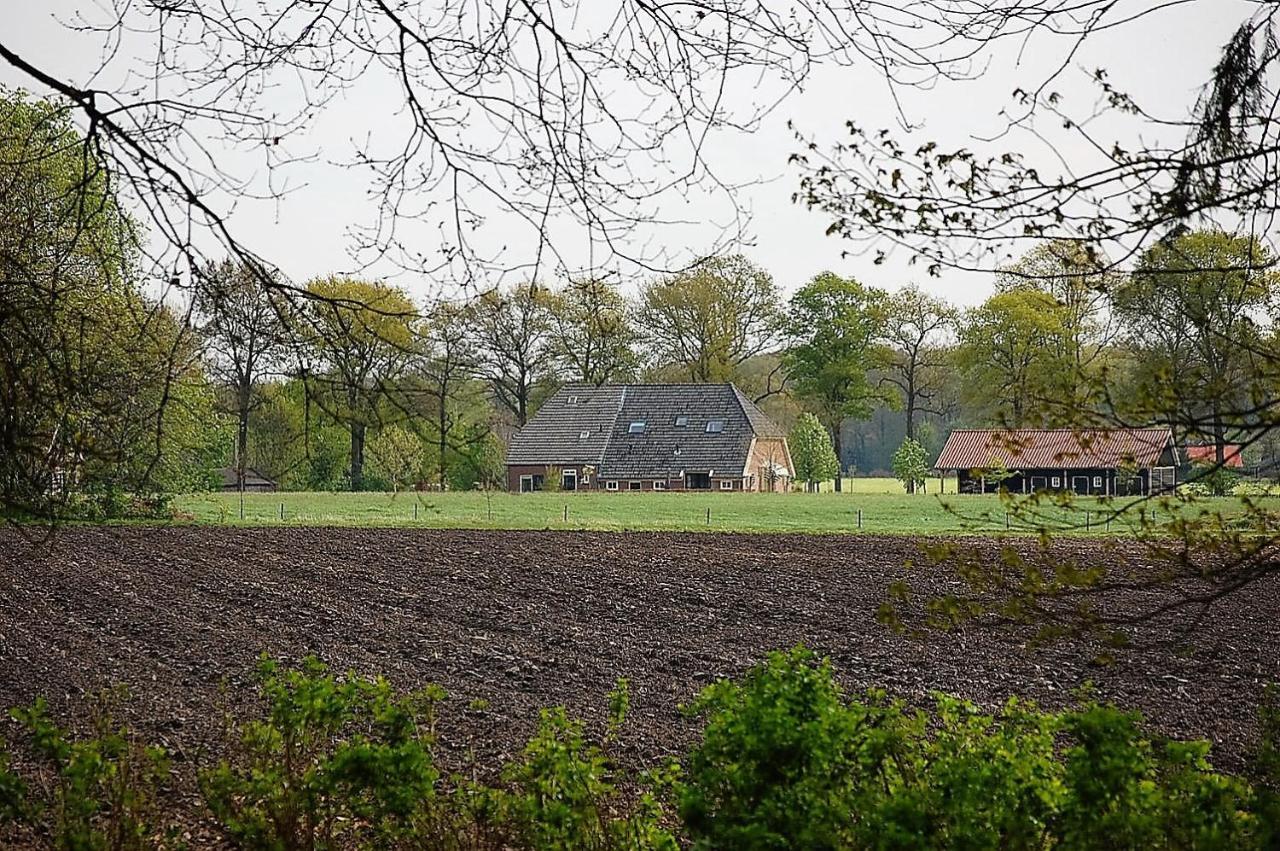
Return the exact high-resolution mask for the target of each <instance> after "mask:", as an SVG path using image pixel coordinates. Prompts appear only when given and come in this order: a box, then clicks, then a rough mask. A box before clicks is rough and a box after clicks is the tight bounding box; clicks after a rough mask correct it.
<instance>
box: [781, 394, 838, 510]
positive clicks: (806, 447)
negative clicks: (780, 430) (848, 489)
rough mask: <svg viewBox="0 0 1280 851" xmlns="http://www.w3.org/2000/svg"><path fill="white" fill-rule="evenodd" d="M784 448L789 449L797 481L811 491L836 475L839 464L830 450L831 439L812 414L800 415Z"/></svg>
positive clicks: (833, 451)
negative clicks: (819, 483)
mask: <svg viewBox="0 0 1280 851" xmlns="http://www.w3.org/2000/svg"><path fill="white" fill-rule="evenodd" d="M787 444H788V446H789V447H790V449H791V462H792V463H793V464H794V465H795V468H796V469H795V474H796V478H797V479H800V480H801V481H803V482H805V483H806V484H807V487H808V489H809V490H810V491H816V490H817V485H818V482H825V481H826V480H827V479H830V478H833V477H834V476H837V475H839V473H840V463H839V461H838V460H837V459H836V453H835V450H833V449H832V448H831V437H830V436H829V435H828V434H827V430H826V428H825V427H824V426H823V425H822V423H821V422H820V421H819V420H818V418H817V417H815V416H814V415H813V414H810V413H804V414H801V415H800V419H799V420H797V421H796V424H795V427H794V428H792V429H791V435H790V437H788V438H787Z"/></svg>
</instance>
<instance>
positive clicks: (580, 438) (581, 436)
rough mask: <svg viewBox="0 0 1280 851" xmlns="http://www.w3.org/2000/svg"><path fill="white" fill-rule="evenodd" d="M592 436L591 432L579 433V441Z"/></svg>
mask: <svg viewBox="0 0 1280 851" xmlns="http://www.w3.org/2000/svg"><path fill="white" fill-rule="evenodd" d="M590 436H591V432H589V431H580V432H578V440H586V439H587V438H588V437H590Z"/></svg>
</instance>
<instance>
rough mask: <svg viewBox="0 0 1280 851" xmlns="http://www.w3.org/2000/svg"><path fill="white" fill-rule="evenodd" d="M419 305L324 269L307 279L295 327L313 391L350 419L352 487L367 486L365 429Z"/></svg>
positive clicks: (388, 388)
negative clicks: (304, 351)
mask: <svg viewBox="0 0 1280 851" xmlns="http://www.w3.org/2000/svg"><path fill="white" fill-rule="evenodd" d="M417 315H418V314H417V311H416V310H415V309H414V306H413V302H411V301H410V300H409V297H408V296H407V295H405V293H404V292H403V291H402V290H400V289H397V288H396V287H392V286H388V285H386V284H381V283H373V282H369V281H360V280H356V279H353V278H343V277H340V276H333V275H331V276H329V277H326V278H316V279H315V280H313V281H311V283H309V284H308V285H307V290H306V300H305V302H304V303H303V309H302V311H301V312H300V315H299V316H298V317H297V318H296V320H295V322H296V324H297V326H298V327H297V332H298V334H299V336H300V337H301V338H302V340H303V341H304V342H305V344H306V348H307V351H308V353H309V355H310V356H311V358H312V360H311V362H310V363H308V364H307V365H305V366H304V370H305V372H306V375H307V378H308V381H309V383H310V387H311V389H312V391H313V397H314V398H315V399H316V400H317V401H318V402H319V403H320V405H321V406H322V407H323V408H324V409H325V410H326V412H327V413H328V414H329V415H330V416H332V417H334V418H335V419H337V420H339V421H341V422H343V423H345V424H346V425H347V428H348V431H349V434H350V438H351V451H350V466H349V475H350V481H351V489H352V490H361V489H362V488H363V487H364V453H365V435H366V432H367V430H368V429H369V427H370V426H371V425H376V424H377V423H378V421H379V414H378V407H379V405H380V404H381V403H383V402H385V401H386V400H387V398H388V397H389V396H390V395H391V394H392V393H393V392H394V391H395V385H396V382H397V381H398V380H399V379H400V378H401V376H402V375H403V373H404V370H405V368H406V366H407V365H408V363H409V362H410V360H411V358H412V357H413V355H414V353H415V349H414V346H415V344H416V338H415V335H414V328H415V325H416V323H417Z"/></svg>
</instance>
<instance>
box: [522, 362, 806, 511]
mask: <svg viewBox="0 0 1280 851" xmlns="http://www.w3.org/2000/svg"><path fill="white" fill-rule="evenodd" d="M792 471H793V467H792V465H791V455H790V452H789V450H788V448H787V438H786V433H785V432H783V430H782V429H781V428H780V427H779V426H778V425H776V424H775V423H774V422H773V421H772V420H770V419H769V418H768V417H767V416H766V415H765V414H764V412H763V411H761V410H760V409H759V408H758V407H756V405H755V404H754V403H753V402H752V401H751V400H750V399H748V398H747V397H746V396H744V395H743V394H742V391H740V390H739V389H738V388H737V387H735V386H734V385H732V384H606V385H603V386H600V387H597V386H594V385H589V384H570V385H566V386H565V387H562V388H560V390H559V391H557V392H556V393H555V395H553V396H552V397H551V398H550V399H548V400H547V401H546V402H545V403H543V405H542V407H541V408H539V409H538V413H537V414H536V415H534V417H533V418H532V419H530V420H529V422H528V423H527V424H526V425H525V426H524V427H523V428H521V429H520V430H519V431H518V432H516V434H515V435H514V436H513V437H512V439H511V444H510V446H508V447H507V486H508V488H509V489H510V490H512V491H518V492H528V491H539V490H548V489H550V488H553V487H558V488H559V489H560V490H567V491H572V490H602V491H611V492H612V491H690V490H694V491H696V490H714V491H739V492H741V491H779V492H785V491H787V490H789V489H790V482H791V479H792Z"/></svg>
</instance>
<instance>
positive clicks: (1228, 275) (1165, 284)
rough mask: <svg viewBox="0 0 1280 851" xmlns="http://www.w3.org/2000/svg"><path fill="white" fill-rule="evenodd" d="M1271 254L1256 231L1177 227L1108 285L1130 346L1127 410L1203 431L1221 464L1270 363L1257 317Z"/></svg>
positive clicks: (1269, 298) (1266, 299) (1270, 298)
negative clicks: (1133, 357) (1125, 278)
mask: <svg viewBox="0 0 1280 851" xmlns="http://www.w3.org/2000/svg"><path fill="white" fill-rule="evenodd" d="M1275 262H1276V261H1275V257H1274V256H1273V255H1272V253H1271V252H1270V251H1269V250H1268V249H1267V248H1266V247H1265V246H1264V245H1262V244H1261V243H1260V242H1259V241H1258V240H1257V239H1255V238H1252V237H1248V236H1236V235H1232V234H1227V233H1223V232H1221V231H1186V232H1183V233H1180V234H1178V235H1177V236H1175V237H1173V238H1171V239H1168V240H1166V241H1164V242H1162V243H1160V244H1158V245H1156V246H1153V247H1152V248H1151V249H1150V250H1149V251H1147V252H1146V254H1145V255H1144V256H1143V257H1142V260H1141V262H1140V263H1139V265H1138V268H1137V269H1136V270H1135V272H1134V274H1133V275H1132V277H1131V279H1130V280H1129V282H1128V283H1127V284H1126V285H1125V286H1123V287H1122V288H1120V289H1119V290H1118V292H1117V294H1116V309H1117V311H1118V312H1119V313H1120V314H1121V316H1122V317H1123V320H1124V324H1125V330H1126V334H1127V337H1128V341H1129V344H1130V345H1131V346H1132V347H1133V348H1134V349H1135V351H1136V352H1137V354H1138V363H1137V371H1138V375H1137V376H1136V381H1135V387H1134V389H1133V390H1132V391H1131V392H1129V393H1127V394H1126V399H1125V405H1124V409H1125V412H1126V413H1127V414H1128V415H1130V416H1135V417H1143V416H1146V417H1151V416H1160V417H1163V418H1165V419H1166V420H1167V421H1168V422H1171V423H1174V424H1176V425H1177V426H1179V427H1180V429H1181V430H1182V431H1184V432H1185V433H1189V434H1192V435H1208V436H1209V437H1210V439H1212V441H1213V444H1214V447H1215V452H1214V457H1215V463H1216V465H1217V466H1218V467H1219V468H1221V466H1222V465H1223V463H1224V461H1225V459H1226V454H1225V447H1226V444H1227V442H1228V440H1230V439H1232V438H1233V436H1236V435H1238V434H1239V433H1241V432H1242V431H1245V432H1247V431H1252V430H1253V429H1255V428H1256V427H1257V425H1258V422H1259V421H1258V416H1257V414H1256V413H1254V409H1255V407H1256V406H1257V405H1258V404H1259V402H1260V400H1262V399H1265V398H1266V396H1267V394H1268V393H1269V392H1273V388H1274V387H1275V386H1276V384H1275V379H1276V377H1277V373H1276V365H1275V363H1274V362H1272V363H1271V364H1270V365H1269V364H1268V363H1267V361H1268V352H1270V351H1272V350H1271V349H1270V348H1269V346H1268V344H1267V342H1266V339H1265V335H1264V331H1263V329H1262V327H1261V325H1260V322H1262V321H1264V320H1265V314H1266V311H1267V310H1268V308H1270V307H1271V306H1272V305H1273V304H1274V303H1275V297H1276V294H1277V293H1278V292H1280V288H1278V287H1277V275H1276V272H1275V271H1274V268H1273V267H1274V265H1275Z"/></svg>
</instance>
